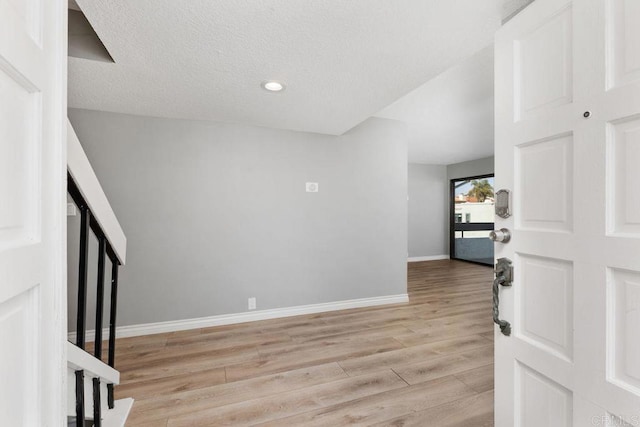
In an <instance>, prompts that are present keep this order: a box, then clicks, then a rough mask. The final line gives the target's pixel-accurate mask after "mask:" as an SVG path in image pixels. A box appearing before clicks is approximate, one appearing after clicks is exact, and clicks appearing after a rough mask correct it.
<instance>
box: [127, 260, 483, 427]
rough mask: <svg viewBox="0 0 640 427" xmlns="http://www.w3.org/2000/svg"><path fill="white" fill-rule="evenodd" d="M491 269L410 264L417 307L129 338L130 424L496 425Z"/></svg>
mask: <svg viewBox="0 0 640 427" xmlns="http://www.w3.org/2000/svg"><path fill="white" fill-rule="evenodd" d="M491 279H492V270H491V268H489V267H482V266H477V265H473V264H467V263H463V262H458V261H449V260H446V261H430V262H420V263H411V264H409V273H408V289H409V298H410V302H409V303H408V304H395V305H389V306H382V307H373V308H363V309H354V310H344V311H336V312H330V313H322V314H314V315H307V316H299V317H290V318H286V319H277V320H267V321H260V322H253V323H245V324H240V325H231V326H223V327H215V328H207V329H198V330H191V331H184V332H175V333H169V334H158V335H149V336H144V337H136V338H125V339H119V340H118V342H117V347H116V355H117V356H116V368H117V369H119V370H120V372H121V375H122V384H121V385H120V386H118V387H117V388H116V398H123V397H134V398H135V404H134V406H133V412H132V414H131V416H130V418H129V422H128V423H127V425H129V426H163V427H164V426H170V427H177V426H209V425H211V426H213V425H215V426H218V425H231V426H244V425H264V426H342V425H381V426H433V427H445V426H446V427H453V426H460V427H462V426H464V427H467V426H473V427H482V426H493V342H492V340H493V324H492V321H491Z"/></svg>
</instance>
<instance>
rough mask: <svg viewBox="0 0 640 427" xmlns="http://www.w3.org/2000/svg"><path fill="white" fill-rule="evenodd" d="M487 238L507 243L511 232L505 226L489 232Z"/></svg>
mask: <svg viewBox="0 0 640 427" xmlns="http://www.w3.org/2000/svg"><path fill="white" fill-rule="evenodd" d="M489 239H491V240H493V241H494V242H501V243H508V242H509V240H511V232H510V231H509V230H507V229H506V228H501V229H500V230H493V231H492V232H490V233H489Z"/></svg>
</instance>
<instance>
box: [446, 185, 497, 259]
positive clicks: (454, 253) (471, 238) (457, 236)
mask: <svg viewBox="0 0 640 427" xmlns="http://www.w3.org/2000/svg"><path fill="white" fill-rule="evenodd" d="M451 190H452V193H451V197H452V212H451V215H452V220H453V221H452V222H453V227H452V230H451V232H452V233H453V236H452V238H451V244H452V249H451V257H452V258H455V259H461V260H466V261H473V262H479V263H482V264H489V265H491V264H493V242H492V241H491V240H489V232H490V231H491V230H493V219H494V204H495V199H494V197H495V196H494V178H493V176H485V177H477V178H464V179H459V180H453V181H452V182H451Z"/></svg>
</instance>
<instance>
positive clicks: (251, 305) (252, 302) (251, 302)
mask: <svg viewBox="0 0 640 427" xmlns="http://www.w3.org/2000/svg"><path fill="white" fill-rule="evenodd" d="M248 303H249V310H255V309H256V297H251V298H249V300H248Z"/></svg>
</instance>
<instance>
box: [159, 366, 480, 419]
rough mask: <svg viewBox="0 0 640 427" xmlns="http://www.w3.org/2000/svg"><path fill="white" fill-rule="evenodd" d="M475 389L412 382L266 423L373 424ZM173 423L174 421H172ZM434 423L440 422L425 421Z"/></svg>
mask: <svg viewBox="0 0 640 427" xmlns="http://www.w3.org/2000/svg"><path fill="white" fill-rule="evenodd" d="M473 395H475V393H474V392H473V391H471V390H470V389H469V388H468V387H467V386H466V385H464V384H463V383H462V382H460V381H458V380H457V379H455V378H454V377H451V376H449V377H445V378H440V379H437V380H433V381H429V382H426V383H421V384H417V385H412V386H409V387H405V388H401V389H398V390H394V391H392V392H387V393H381V394H377V395H375V396H370V397H367V398H364V399H360V400H358V401H355V402H349V403H348V404H342V405H335V406H332V407H330V408H323V409H321V410H315V411H311V412H307V413H305V414H302V415H299V416H295V417H289V418H284V419H278V420H276V421H272V422H269V423H264V424H260V425H263V426H273V427H277V426H305V427H309V426H344V425H363V426H364V425H371V424H375V423H378V422H382V421H385V420H389V419H393V418H396V417H399V416H402V415H407V414H411V413H412V412H415V411H421V410H424V409H427V408H431V407H435V406H438V405H442V404H444V403H446V402H451V401H454V400H456V399H460V398H462V397H467V396H473ZM169 425H171V423H169ZM422 425H423V426H425V425H433V426H436V425H437V424H422Z"/></svg>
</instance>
